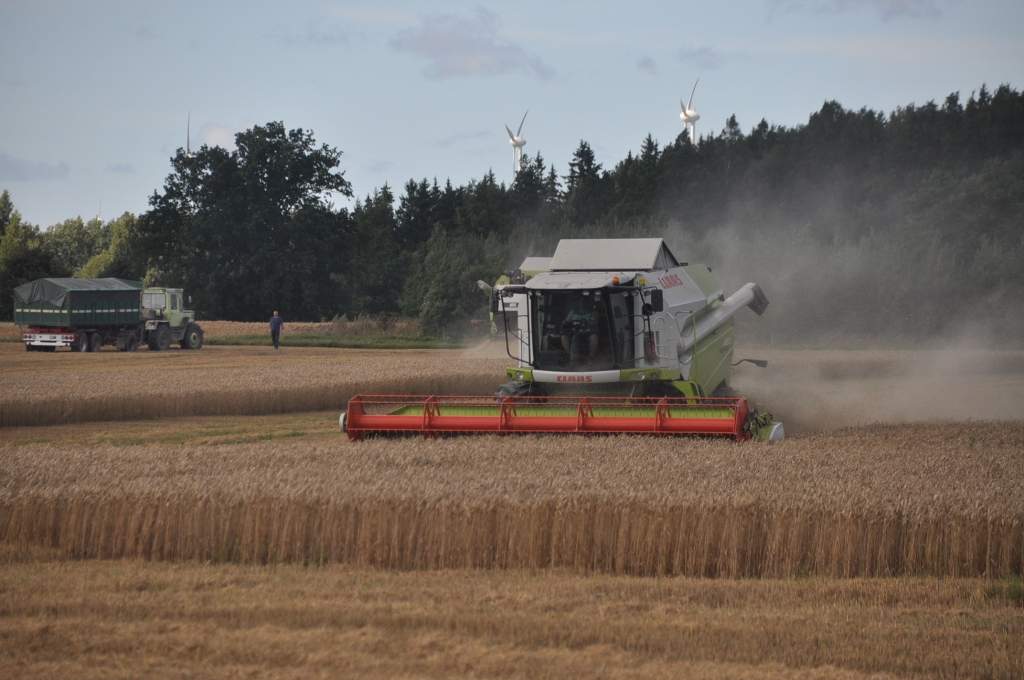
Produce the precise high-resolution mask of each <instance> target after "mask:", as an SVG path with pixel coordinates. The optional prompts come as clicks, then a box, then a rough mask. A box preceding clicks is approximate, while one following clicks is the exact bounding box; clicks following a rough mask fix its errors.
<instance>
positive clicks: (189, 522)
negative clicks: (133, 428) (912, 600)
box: [0, 414, 1024, 577]
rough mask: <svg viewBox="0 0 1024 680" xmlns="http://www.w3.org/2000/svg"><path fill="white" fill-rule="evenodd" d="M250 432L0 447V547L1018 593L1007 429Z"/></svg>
mask: <svg viewBox="0 0 1024 680" xmlns="http://www.w3.org/2000/svg"><path fill="white" fill-rule="evenodd" d="M322 417H323V420H324V421H325V423H330V418H331V416H330V414H323V416H322ZM277 418H278V425H279V426H280V425H281V419H282V418H283V417H282V416H278V417H277ZM250 426H251V427H252V428H254V430H258V429H259V425H258V424H257V423H251V424H250ZM184 427H186V426H185V425H182V428H184ZM26 429H27V430H33V431H38V430H44V431H45V430H47V429H53V428H26ZM107 431H108V432H109V427H108V429H107ZM267 431H268V433H269V432H276V433H277V436H275V437H274V438H273V439H271V440H270V441H266V442H258V441H244V439H243V440H241V441H242V443H235V442H236V441H239V440H238V437H240V436H242V434H241V433H239V432H235V433H233V434H231V435H230V436H229V438H228V441H227V442H226V443H222V444H216V443H207V444H205V445H192V444H191V443H190V442H189V441H187V439H182V440H180V441H179V442H176V443H167V442H160V443H153V444H147V443H137V442H138V438H135V439H133V438H132V437H128V438H127V440H126V441H124V442H108V443H97V444H91V443H83V445H81V446H75V445H73V444H71V443H70V442H69V441H65V442H53V441H45V440H44V441H38V440H37V439H34V438H33V436H32V435H22V436H20V437H19V436H16V437H11V441H9V442H5V443H4V444H3V445H2V446H0V454H2V456H3V461H4V466H3V469H4V472H3V475H2V477H0V482H2V483H0V542H2V543H6V544H10V545H19V546H23V547H30V546H40V547H48V548H54V549H57V550H59V551H60V552H61V553H62V554H64V555H66V556H68V557H73V558H124V557H129V558H135V557H137V558H143V559H150V560H183V559H184V560H200V561H213V562H240V563H256V564H263V563H288V562H297V563H303V564H327V563H344V564H351V565H358V566H372V567H384V568H394V569H453V568H454V569H458V568H484V569H514V568H530V569H538V568H543V569H547V568H568V569H572V570H576V571H580V572H604V573H611V574H632V575H687V576H705V577H789V576H800V575H820V576H834V577H854V576H891V575H936V576H989V577H1001V576H1008V575H1020V574H1021V573H1024V475H1022V474H1021V464H1022V463H1021V461H1022V459H1021V452H1022V451H1024V423H1020V422H1018V423H994V424H984V423H979V424H973V425H963V424H960V425H947V426H936V425H920V426H877V427H874V428H867V429H865V428H857V429H850V430H840V431H836V432H832V433H829V434H822V435H814V436H805V437H801V438H795V439H791V440H789V441H786V442H783V443H782V444H781V445H778V446H772V447H768V446H762V445H736V444H733V443H730V442H720V441H703V440H677V439H663V438H642V437H641V438H637V437H590V438H574V437H560V438H557V439H552V438H544V437H537V436H526V437H500V436H490V437H463V438H442V439H435V440H422V439H410V438H397V439H380V440H374V441H368V442H360V443H351V442H349V441H348V440H347V439H346V438H344V437H343V436H342V435H340V433H331V432H329V431H328V430H327V428H326V427H323V428H322V429H321V426H316V427H315V428H313V429H312V431H309V432H307V431H304V430H301V429H300V430H297V431H291V432H289V431H287V430H284V431H282V430H280V429H277V430H275V429H274V428H273V427H269V428H268V430H267ZM256 434H258V433H256ZM144 438H145V437H143V439H144ZM207 441H208V442H209V441H210V440H207Z"/></svg>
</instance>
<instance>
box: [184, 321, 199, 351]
mask: <svg viewBox="0 0 1024 680" xmlns="http://www.w3.org/2000/svg"><path fill="white" fill-rule="evenodd" d="M202 346H203V329H202V328H200V327H199V326H197V325H196V324H194V323H190V324H189V325H188V327H187V328H185V334H184V335H182V336H181V348H182V349H199V348H200V347H202Z"/></svg>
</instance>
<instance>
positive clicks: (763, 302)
mask: <svg viewBox="0 0 1024 680" xmlns="http://www.w3.org/2000/svg"><path fill="white" fill-rule="evenodd" d="M744 307H749V308H750V309H751V310H753V312H754V313H755V314H757V315H758V316H760V315H762V314H764V310H765V309H767V308H768V297H767V296H766V295H765V294H764V291H762V290H761V287H760V286H759V285H757V284H756V283H745V284H743V285H742V286H740V288H739V290H737V291H736V292H735V293H733V294H732V295H730V296H729V297H727V298H725V299H724V300H722V302H721V304H719V305H718V306H717V307H715V308H713V309H712V310H711V311H709V312H708V313H707V314H705V315H704V316H703V317H701V318H700V319H698V320H697V322H696V324H695V329H694V330H693V331H692V332H690V333H686V334H684V335H683V337H682V339H681V343H682V344H681V346H680V348H679V351H680V353H683V352H688V351H689V350H690V349H691V348H692V347H693V346H694V345H696V344H697V343H699V342H700V341H701V340H703V339H704V338H706V337H708V336H709V335H711V334H712V333H714V332H715V330H716V329H718V328H719V327H721V326H722V325H723V324H724V323H726V322H727V321H728V320H729V319H731V318H732V317H734V316H735V315H736V312H738V311H740V310H741V309H743V308H744Z"/></svg>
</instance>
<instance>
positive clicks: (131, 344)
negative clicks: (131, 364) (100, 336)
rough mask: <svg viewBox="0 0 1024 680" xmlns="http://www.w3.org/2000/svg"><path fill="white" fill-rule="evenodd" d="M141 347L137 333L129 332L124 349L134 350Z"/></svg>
mask: <svg viewBox="0 0 1024 680" xmlns="http://www.w3.org/2000/svg"><path fill="white" fill-rule="evenodd" d="M138 348H139V338H138V336H137V335H135V333H129V334H128V339H127V340H125V343H124V351H126V352H134V351H135V350H137V349H138Z"/></svg>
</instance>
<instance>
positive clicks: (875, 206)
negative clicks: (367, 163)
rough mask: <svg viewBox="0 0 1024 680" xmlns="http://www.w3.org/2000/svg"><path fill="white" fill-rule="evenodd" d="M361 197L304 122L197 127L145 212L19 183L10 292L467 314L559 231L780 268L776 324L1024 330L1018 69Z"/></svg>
mask: <svg viewBox="0 0 1024 680" xmlns="http://www.w3.org/2000/svg"><path fill="white" fill-rule="evenodd" d="M352 196H353V192H352V187H351V185H350V183H349V182H348V180H346V179H345V174H344V171H343V170H342V152H341V151H340V150H338V149H336V148H334V147H332V146H330V145H328V144H323V143H318V142H317V141H316V139H315V138H314V136H313V133H312V132H311V131H308V130H303V129H287V128H286V127H285V126H284V124H283V123H281V122H270V123H267V124H266V125H262V126H255V127H253V128H251V129H249V130H245V131H243V132H240V133H238V134H237V135H236V138H235V149H234V150H231V151H228V150H226V149H223V148H221V147H216V146H212V147H211V146H203V147H201V148H200V149H199V150H197V151H194V152H192V153H186V152H185V151H184V150H182V149H179V150H178V151H177V153H176V154H175V155H174V157H173V158H172V159H171V172H170V174H169V175H168V176H167V178H166V180H165V182H164V185H163V187H162V188H160V189H157V190H155V191H154V192H153V194H152V195H151V196H150V199H149V209H148V210H147V211H146V212H144V213H143V214H141V215H133V214H130V213H125V214H123V215H121V216H120V217H118V218H116V219H114V220H110V221H106V222H101V221H99V220H83V219H81V218H73V219H69V220H66V221H64V222H61V223H59V224H56V225H52V226H51V227H50V228H48V229H45V230H43V229H39V228H38V227H36V226H34V225H30V224H27V223H26V222H24V221H23V220H22V218H21V216H20V215H19V214H18V212H17V211H16V210H15V209H14V206H13V204H12V201H11V197H10V195H9V194H8V193H7V192H6V191H5V192H3V194H2V197H0V228H2V229H3V233H2V235H0V296H2V298H3V299H4V300H7V301H8V302H7V303H6V304H4V305H3V307H2V308H0V309H2V311H3V315H4V316H5V318H10V316H11V311H12V310H11V306H10V303H9V301H10V299H11V289H12V288H13V287H14V286H15V285H18V284H20V283H21V282H23V281H26V280H31V279H33V278H37V277H41V276H70V275H76V276H119V277H125V278H132V279H145V280H146V281H148V282H157V283H160V284H162V285H175V286H183V287H185V288H187V289H188V290H189V291H190V294H191V295H192V297H193V299H194V303H195V306H196V308H197V309H198V310H199V313H200V315H201V318H203V317H205V318H219V319H237V320H253V319H264V318H265V317H267V316H268V315H269V312H270V310H271V309H273V308H280V309H282V310H285V312H286V314H287V316H288V317H289V318H293V319H300V318H301V319H320V318H333V317H335V316H338V315H348V316H355V315H362V314H400V315H404V316H409V317H416V318H418V319H419V320H420V321H421V323H422V325H423V327H424V328H425V329H426V330H427V331H428V332H430V333H435V334H454V333H458V332H460V329H462V328H463V326H464V324H465V322H466V321H467V320H469V319H471V318H474V317H475V316H478V315H480V314H482V313H483V309H484V306H485V305H486V299H485V298H484V297H483V295H482V294H481V293H480V291H479V290H478V288H477V286H476V281H477V279H484V280H488V281H492V280H493V279H494V278H495V277H496V276H497V275H498V274H499V273H501V272H502V271H504V270H508V269H511V268H514V267H515V265H516V264H517V263H518V262H519V261H520V260H521V259H522V258H523V257H524V256H527V255H550V254H551V253H552V252H553V250H554V247H555V244H556V243H557V241H558V239H559V238H565V237H585V236H595V237H596V236H601V237H609V236H664V237H665V238H666V239H667V240H668V242H669V244H670V246H671V247H672V249H673V250H674V251H675V252H676V254H677V255H678V256H679V257H681V258H682V259H690V260H693V261H707V262H709V264H712V265H713V266H717V268H719V271H720V272H721V274H722V276H723V277H725V279H726V283H727V284H730V285H731V284H732V283H735V282H738V283H741V282H742V281H743V280H758V282H759V283H761V284H762V285H763V286H764V288H765V289H766V291H767V292H768V293H769V297H770V298H772V302H773V304H774V305H776V310H775V313H774V314H769V315H768V317H766V321H765V322H762V323H759V324H758V325H756V326H754V325H752V326H751V332H753V333H754V334H756V335H760V336H762V337H772V338H778V339H780V340H792V339H794V338H795V337H797V336H803V335H806V334H808V333H810V334H813V335H815V336H818V337H832V336H836V337H849V336H851V335H864V336H865V337H870V336H872V335H874V334H877V333H879V332H883V331H885V332H893V331H894V332H896V333H897V334H899V335H901V336H906V337H915V336H920V337H923V336H926V335H928V334H934V333H939V332H946V331H950V330H951V329H953V328H955V326H956V325H957V324H960V325H967V326H968V327H970V325H971V324H974V323H975V322H976V320H984V321H985V323H986V324H988V325H989V326H991V325H992V323H993V322H998V323H996V325H997V326H998V327H999V328H1000V329H1001V330H1000V332H1007V333H1018V334H1019V333H1022V332H1024V320H1021V321H1020V323H1015V322H1014V319H1012V316H1013V315H1010V318H1006V317H1007V315H1006V314H1005V311H1006V310H1007V309H1011V308H1015V309H1017V310H1019V309H1022V308H1024V95H1022V93H1021V92H1018V91H1017V90H1015V89H1013V88H1011V87H1010V86H1008V85H1002V86H1000V87H998V88H997V89H996V90H995V91H994V92H990V91H989V90H988V89H987V88H986V87H985V86H982V87H981V88H980V89H979V90H978V91H977V92H975V93H972V94H971V95H970V96H969V97H968V98H967V100H966V101H962V100H961V97H960V96H959V94H957V93H953V94H950V95H949V96H948V97H946V98H945V100H944V101H943V102H942V103H941V104H938V103H935V102H927V103H926V104H924V105H907V106H904V107H900V108H898V109H896V110H895V111H892V112H889V113H888V114H886V113H882V112H878V111H873V110H870V109H860V110H850V109H846V108H844V107H843V106H841V105H840V104H839V103H837V102H834V101H827V102H825V103H824V104H823V105H822V107H821V108H820V109H819V110H818V111H815V112H814V113H812V114H811V115H810V116H809V118H808V121H807V123H806V124H802V125H797V126H793V127H786V126H779V125H771V124H769V123H768V122H766V121H765V120H761V121H760V122H759V123H758V124H757V125H755V126H754V127H753V128H752V129H750V130H749V131H748V132H744V131H743V129H742V128H741V125H740V123H739V121H737V119H736V117H735V116H731V117H730V118H729V119H728V120H727V121H726V124H725V126H724V128H723V129H722V130H721V131H719V132H717V133H713V134H707V135H705V136H703V137H701V138H700V139H699V140H698V143H697V144H692V143H690V141H689V140H688V139H687V137H686V136H685V135H683V134H680V135H679V136H678V137H677V138H676V139H675V140H673V141H671V142H670V143H668V144H666V145H664V146H661V145H660V144H659V143H658V142H657V141H656V140H655V139H654V138H653V137H652V136H651V135H647V136H646V138H644V139H643V140H642V141H641V143H640V145H639V151H638V152H637V153H635V154H634V153H632V152H630V153H628V154H627V156H626V157H625V158H624V159H622V160H620V161H619V162H617V163H616V164H615V165H614V166H612V167H608V168H605V167H603V166H602V164H600V163H598V162H597V160H596V158H595V154H594V151H593V149H592V148H591V146H590V144H589V143H587V142H586V141H585V140H581V141H580V143H579V145H578V146H577V148H576V150H575V152H574V153H573V155H572V158H571V159H570V161H569V163H568V166H567V168H566V171H565V173H564V174H563V173H561V172H559V171H558V170H557V169H556V167H555V166H554V165H553V164H548V163H547V161H546V160H545V159H544V158H543V157H542V155H540V154H537V155H535V156H526V157H525V158H524V166H523V168H522V170H521V171H520V172H519V173H518V174H517V175H516V177H515V179H514V180H513V181H512V182H511V184H505V183H504V182H499V181H498V180H497V178H496V177H495V175H494V173H493V172H488V173H486V174H485V175H483V176H482V177H480V178H479V179H475V180H472V181H470V182H468V183H466V184H463V185H460V186H453V185H452V183H451V182H450V181H446V182H443V183H441V182H439V181H438V180H437V179H410V180H409V181H408V182H406V184H405V185H404V186H403V187H402V188H401V191H400V193H399V195H398V196H397V197H396V195H395V193H394V190H393V189H392V188H391V187H390V186H387V185H385V186H383V187H380V188H376V189H374V190H373V191H372V192H369V193H367V194H365V195H361V196H359V197H357V198H356V200H354V202H352V203H351V205H346V203H348V201H347V200H345V199H351V197H352ZM755 277H756V278H755ZM773 291H774V294H773ZM1001 312H1002V314H1001ZM1016 316H1021V315H1019V313H1018V314H1017V315H1016ZM1001 317H1003V318H1001ZM1008 324H1009V325H1008Z"/></svg>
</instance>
